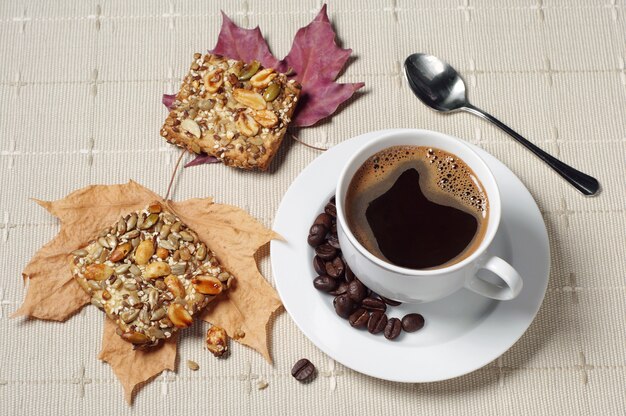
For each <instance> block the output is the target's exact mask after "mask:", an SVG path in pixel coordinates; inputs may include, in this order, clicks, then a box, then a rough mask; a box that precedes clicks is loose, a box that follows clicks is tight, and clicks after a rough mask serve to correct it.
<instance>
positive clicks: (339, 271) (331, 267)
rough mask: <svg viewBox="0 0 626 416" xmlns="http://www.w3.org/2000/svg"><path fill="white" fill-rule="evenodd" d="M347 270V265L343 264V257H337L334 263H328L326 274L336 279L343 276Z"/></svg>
mask: <svg viewBox="0 0 626 416" xmlns="http://www.w3.org/2000/svg"><path fill="white" fill-rule="evenodd" d="M344 270H345V265H344V264H343V260H341V257H335V259H334V260H333V261H329V262H328V263H326V274H328V275H329V276H330V277H334V278H335V279H338V278H340V277H341V276H343V272H344Z"/></svg>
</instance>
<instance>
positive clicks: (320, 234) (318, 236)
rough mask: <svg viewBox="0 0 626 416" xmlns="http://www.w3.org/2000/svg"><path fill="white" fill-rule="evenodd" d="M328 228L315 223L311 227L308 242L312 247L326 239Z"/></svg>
mask: <svg viewBox="0 0 626 416" xmlns="http://www.w3.org/2000/svg"><path fill="white" fill-rule="evenodd" d="M327 231H328V229H327V228H326V227H324V226H323V225H321V224H313V225H312V226H311V228H310V229H309V236H308V237H307V242H308V243H309V245H310V246H311V247H317V246H319V245H320V244H322V243H323V242H324V240H325V239H326V232H327Z"/></svg>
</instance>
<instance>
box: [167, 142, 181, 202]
mask: <svg viewBox="0 0 626 416" xmlns="http://www.w3.org/2000/svg"><path fill="white" fill-rule="evenodd" d="M185 153H187V151H185V150H183V151H182V152H180V156H179V157H178V160H177V161H176V166H174V171H173V172H172V177H171V178H170V184H169V185H168V186H167V192H166V193H165V198H163V200H164V201H167V198H169V196H170V191H171V190H172V184H173V183H174V178H175V177H176V171H177V170H178V166H179V165H180V161H181V160H183V156H185Z"/></svg>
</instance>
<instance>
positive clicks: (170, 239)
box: [167, 233, 178, 250]
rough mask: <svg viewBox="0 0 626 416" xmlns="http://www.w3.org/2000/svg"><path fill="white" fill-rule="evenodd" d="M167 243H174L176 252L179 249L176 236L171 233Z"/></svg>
mask: <svg viewBox="0 0 626 416" xmlns="http://www.w3.org/2000/svg"><path fill="white" fill-rule="evenodd" d="M167 241H169V242H170V243H172V246H174V250H177V249H178V239H177V238H176V236H175V235H174V233H171V234H170V236H169V237H167Z"/></svg>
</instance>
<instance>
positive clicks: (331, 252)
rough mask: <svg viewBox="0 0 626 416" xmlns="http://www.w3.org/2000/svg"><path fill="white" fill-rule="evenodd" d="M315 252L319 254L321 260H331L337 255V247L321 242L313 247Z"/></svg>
mask: <svg viewBox="0 0 626 416" xmlns="http://www.w3.org/2000/svg"><path fill="white" fill-rule="evenodd" d="M315 254H317V255H318V256H320V258H321V259H322V260H326V261H329V260H332V259H334V258H335V257H337V249H336V248H335V247H333V246H331V245H329V244H322V245H321V246H317V247H316V248H315Z"/></svg>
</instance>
